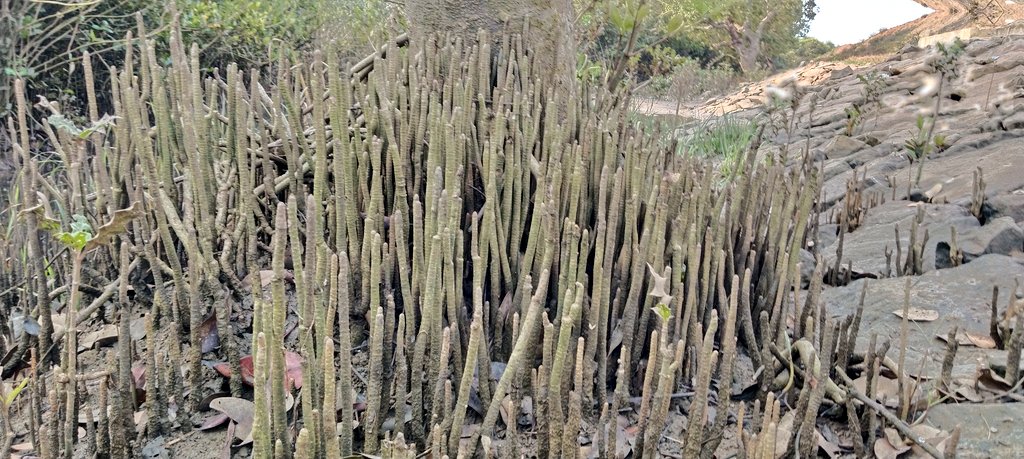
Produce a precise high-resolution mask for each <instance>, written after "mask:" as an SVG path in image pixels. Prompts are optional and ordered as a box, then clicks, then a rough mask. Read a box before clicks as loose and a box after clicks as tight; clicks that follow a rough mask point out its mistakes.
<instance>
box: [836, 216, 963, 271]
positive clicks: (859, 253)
mask: <svg viewBox="0 0 1024 459" xmlns="http://www.w3.org/2000/svg"><path fill="white" fill-rule="evenodd" d="M918 206H923V207H924V209H925V213H924V222H923V223H922V225H921V228H920V229H918V237H919V238H920V237H923V235H924V230H925V229H927V230H928V235H929V237H928V244H927V245H926V246H925V254H924V267H925V269H926V270H929V269H934V267H935V247H936V246H937V245H938V244H939V243H940V242H948V241H949V239H950V236H951V233H950V227H956V229H957V233H958V234H963V233H964V232H966V231H968V230H970V229H972V228H975V227H977V226H979V223H978V220H977V219H976V218H974V216H972V215H971V214H970V213H969V212H968V211H967V210H966V209H964V208H963V207H960V206H955V205H951V204H923V203H910V202H908V201H890V202H887V203H885V204H882V205H881V206H878V207H875V208H872V209H870V210H868V215H867V218H865V221H864V224H863V225H861V227H860V228H857V229H856V230H855V231H853V232H852V233H848V234H846V236H845V237H844V240H843V259H842V261H841V264H842V265H843V266H846V265H847V264H848V263H849V262H851V261H852V262H853V271H854V272H855V273H861V274H868V275H874V276H876V277H878V276H881V275H883V274H885V273H886V263H885V248H886V247H888V248H890V249H891V250H892V251H893V264H894V266H893V273H895V262H896V260H895V257H896V255H895V252H896V232H895V225H899V228H900V241H901V242H900V244H901V246H902V247H903V254H904V256H906V254H907V247H908V246H909V244H910V230H911V222H912V221H913V219H914V218H915V216H916V215H917V211H918ZM838 249H839V241H838V240H837V241H836V242H835V243H833V244H832V245H830V246H829V247H827V248H825V249H824V250H823V252H822V253H823V256H824V259H825V262H826V266H834V265H835V261H836V257H837V255H838V253H837V252H838Z"/></svg>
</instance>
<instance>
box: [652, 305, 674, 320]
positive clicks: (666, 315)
mask: <svg viewBox="0 0 1024 459" xmlns="http://www.w3.org/2000/svg"><path fill="white" fill-rule="evenodd" d="M651 310H652V311H654V313H655V314H657V315H658V317H661V320H663V321H665V322H668V320H669V319H671V318H672V310H671V309H669V307H668V305H666V304H665V303H658V305H657V306H655V307H653V308H651Z"/></svg>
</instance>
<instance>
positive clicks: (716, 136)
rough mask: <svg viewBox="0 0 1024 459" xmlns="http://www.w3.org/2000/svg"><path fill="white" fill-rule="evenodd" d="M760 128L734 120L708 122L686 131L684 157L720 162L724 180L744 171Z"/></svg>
mask: <svg viewBox="0 0 1024 459" xmlns="http://www.w3.org/2000/svg"><path fill="white" fill-rule="evenodd" d="M756 133H757V124H756V123H754V122H753V121H749V120H745V119H742V118H738V117H735V116H729V115H726V116H721V117H715V118H707V119H704V120H701V121H699V122H698V125H697V126H695V127H692V128H690V129H686V130H684V133H683V135H682V138H681V140H682V141H681V142H680V146H681V148H682V149H683V152H684V153H685V154H689V155H692V156H696V157H698V158H710V159H712V160H716V161H717V162H718V167H719V172H720V173H721V175H722V176H723V177H731V176H732V175H733V173H734V172H735V171H736V170H739V169H741V168H742V167H741V166H742V164H743V161H744V158H745V156H746V153H747V150H748V149H749V148H750V144H751V142H753V140H754V135H755V134H756Z"/></svg>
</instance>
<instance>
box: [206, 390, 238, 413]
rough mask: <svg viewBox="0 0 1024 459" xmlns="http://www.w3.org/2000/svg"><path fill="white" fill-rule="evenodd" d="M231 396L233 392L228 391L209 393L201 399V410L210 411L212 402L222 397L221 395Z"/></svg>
mask: <svg viewBox="0 0 1024 459" xmlns="http://www.w3.org/2000/svg"><path fill="white" fill-rule="evenodd" d="M230 396H231V394H230V393H228V392H217V393H214V394H210V395H207V396H206V397H204V398H203V399H202V400H200V401H199V411H209V410H210V402H212V401H214V400H215V399H218V398H221V397H230Z"/></svg>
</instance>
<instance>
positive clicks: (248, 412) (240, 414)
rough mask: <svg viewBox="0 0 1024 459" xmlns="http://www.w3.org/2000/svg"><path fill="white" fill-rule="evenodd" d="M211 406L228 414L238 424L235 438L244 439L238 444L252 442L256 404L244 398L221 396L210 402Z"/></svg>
mask: <svg viewBox="0 0 1024 459" xmlns="http://www.w3.org/2000/svg"><path fill="white" fill-rule="evenodd" d="M210 408H212V409H214V410H217V411H220V412H221V413H224V414H226V415H227V416H228V417H229V418H231V420H232V421H234V422H235V424H237V426H236V427H235V438H237V439H239V440H241V441H242V443H240V444H239V445H238V446H241V445H247V444H249V443H252V421H253V414H254V413H253V412H254V411H255V409H256V405H254V404H253V403H252V402H250V401H249V400H246V399H244V398H237V397H221V398H218V399H214V400H213V401H212V402H210Z"/></svg>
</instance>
